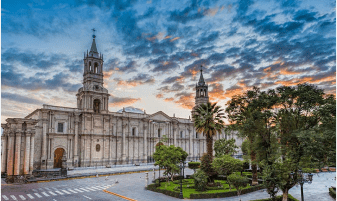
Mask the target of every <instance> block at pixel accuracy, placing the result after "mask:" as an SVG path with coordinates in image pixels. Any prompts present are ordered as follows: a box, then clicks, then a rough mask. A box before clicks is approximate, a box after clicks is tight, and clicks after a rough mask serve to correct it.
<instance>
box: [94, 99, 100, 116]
mask: <svg viewBox="0 0 337 201" xmlns="http://www.w3.org/2000/svg"><path fill="white" fill-rule="evenodd" d="M100 106H101V101H100V100H99V99H95V100H94V112H95V113H99V111H100Z"/></svg>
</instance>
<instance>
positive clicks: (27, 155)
mask: <svg viewBox="0 0 337 201" xmlns="http://www.w3.org/2000/svg"><path fill="white" fill-rule="evenodd" d="M30 137H31V133H30V132H27V133H26V149H25V162H24V166H23V173H24V174H29V166H30V164H29V158H30Z"/></svg>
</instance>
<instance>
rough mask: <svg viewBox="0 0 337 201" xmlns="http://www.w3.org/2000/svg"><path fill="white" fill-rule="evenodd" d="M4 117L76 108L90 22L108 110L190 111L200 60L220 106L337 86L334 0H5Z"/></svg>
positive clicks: (183, 114) (184, 113) (332, 90)
mask: <svg viewBox="0 0 337 201" xmlns="http://www.w3.org/2000/svg"><path fill="white" fill-rule="evenodd" d="M1 3H2V5H1V106H2V111H1V114H2V119H1V121H2V122H4V121H5V119H6V118H8V117H24V116H25V115H27V114H29V113H30V112H32V111H33V110H34V109H37V108H41V107H42V104H51V105H59V106H66V107H76V92H77V90H78V89H79V88H80V87H81V85H82V74H83V60H82V59H83V54H84V52H86V50H87V49H90V45H91V42H92V31H91V29H92V28H95V29H96V30H97V31H96V36H97V38H96V42H97V48H98V51H99V52H101V53H103V54H104V71H105V73H104V77H105V87H106V88H107V89H108V90H109V93H110V94H111V97H110V103H109V108H110V111H117V110H119V109H120V108H122V107H126V106H134V107H137V108H141V109H144V110H146V112H147V113H154V112H157V111H163V112H165V113H167V114H168V115H170V116H173V114H174V113H175V114H176V116H178V117H185V118H188V116H189V115H190V110H191V108H192V107H193V106H194V94H195V89H194V86H195V83H196V82H197V80H198V78H199V69H200V65H203V66H204V77H205V80H206V82H207V83H208V84H209V95H210V100H211V101H213V102H214V101H216V102H218V104H219V105H220V106H222V107H225V104H226V102H227V101H228V100H229V99H230V98H231V97H232V96H233V95H236V94H240V93H243V92H244V91H246V90H248V89H250V88H252V87H253V86H258V87H260V88H261V89H263V90H266V89H269V88H275V87H277V86H280V85H289V86H292V85H296V84H298V83H304V82H308V83H313V84H316V85H318V87H320V88H323V89H324V90H325V92H326V93H332V94H336V2H335V1H329V0H323V1H309V0H306V1H290V0H281V1H280V0H275V1H272V0H263V1H253V0H231V1H227V0H226V1H220V0H218V1H217V0H214V1H211V0H204V1H202V0H200V1H175V0H172V1H162V0H161V1H159V0H145V1H137V0H124V1H119V0H116V1H104V0H98V1H95V0H75V1H42V0H41V1H40V0H36V1H9V0H4V1H2V2H1Z"/></svg>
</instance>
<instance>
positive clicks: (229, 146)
mask: <svg viewBox="0 0 337 201" xmlns="http://www.w3.org/2000/svg"><path fill="white" fill-rule="evenodd" d="M237 148H239V147H238V146H236V144H235V139H230V140H227V139H219V140H216V141H215V142H214V151H215V157H221V156H223V155H233V154H235V153H237V151H236V149H237Z"/></svg>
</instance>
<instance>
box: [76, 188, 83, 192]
mask: <svg viewBox="0 0 337 201" xmlns="http://www.w3.org/2000/svg"><path fill="white" fill-rule="evenodd" d="M74 190H75V191H78V192H80V193H83V191H81V190H80V189H77V188H75V189H74Z"/></svg>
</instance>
